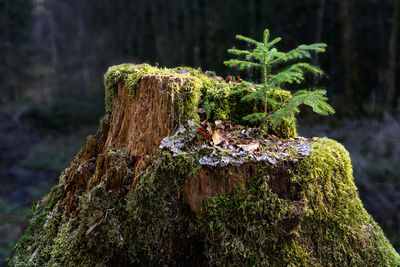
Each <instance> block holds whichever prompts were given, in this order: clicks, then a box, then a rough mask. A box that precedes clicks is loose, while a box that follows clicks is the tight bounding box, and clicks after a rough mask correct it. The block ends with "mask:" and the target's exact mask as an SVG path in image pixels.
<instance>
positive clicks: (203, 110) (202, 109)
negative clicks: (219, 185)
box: [197, 108, 206, 114]
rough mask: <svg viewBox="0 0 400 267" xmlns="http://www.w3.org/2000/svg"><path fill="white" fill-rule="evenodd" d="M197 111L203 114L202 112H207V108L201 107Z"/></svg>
mask: <svg viewBox="0 0 400 267" xmlns="http://www.w3.org/2000/svg"><path fill="white" fill-rule="evenodd" d="M197 112H198V113H201V114H202V113H205V112H206V110H205V109H204V108H199V109H198V110H197Z"/></svg>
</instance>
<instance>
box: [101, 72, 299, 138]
mask: <svg viewBox="0 0 400 267" xmlns="http://www.w3.org/2000/svg"><path fill="white" fill-rule="evenodd" d="M144 75H154V76H159V77H162V76H173V77H177V78H182V79H184V83H183V85H178V84H175V87H176V89H174V90H173V92H172V94H173V99H174V107H173V109H174V110H173V112H174V115H175V118H174V120H175V125H173V127H176V126H177V124H180V123H183V122H186V121H187V120H189V119H195V120H199V119H200V120H205V119H208V120H209V121H210V122H214V121H215V120H231V121H232V123H233V124H240V125H244V126H255V124H254V123H253V124H252V123H250V122H249V121H246V120H244V119H243V118H244V117H246V115H249V114H252V113H254V112H262V111H263V110H264V104H263V103H261V102H260V101H259V100H253V102H251V101H250V102H249V101H245V102H243V101H242V99H243V97H245V96H246V95H249V94H251V93H252V92H253V90H254V88H252V84H250V83H248V82H240V83H226V82H225V81H223V80H222V78H221V77H219V79H218V78H217V76H215V74H214V73H212V72H203V71H202V70H201V69H194V68H190V67H177V68H173V69H167V68H157V67H152V66H150V65H147V64H141V65H133V64H122V65H118V66H112V67H110V68H109V69H108V71H107V73H106V74H105V75H104V86H105V90H106V93H105V94H106V97H105V105H106V112H107V113H109V112H111V110H112V106H113V103H114V100H115V95H116V90H117V88H118V84H119V83H122V84H123V85H124V86H125V88H126V90H128V92H129V95H130V96H131V97H134V96H135V92H136V89H137V86H138V84H139V82H140V81H141V79H142V77H143V76H144ZM288 98H291V94H290V92H289V91H285V90H281V89H278V90H275V91H273V92H270V93H269V94H268V99H273V100H275V101H268V110H273V109H275V108H276V106H277V105H278V103H279V102H283V101H285V100H287V99H288ZM199 108H204V111H205V112H204V113H199V114H198V112H197V111H198V109H199ZM266 130H267V131H269V132H270V133H273V134H276V135H278V136H280V137H282V138H290V137H295V136H296V135H297V132H296V119H295V118H294V116H292V117H290V118H287V119H284V120H283V121H282V123H281V124H279V125H278V126H276V127H274V128H272V127H271V125H270V123H269V121H267V124H266Z"/></svg>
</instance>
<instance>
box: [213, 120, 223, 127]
mask: <svg viewBox="0 0 400 267" xmlns="http://www.w3.org/2000/svg"><path fill="white" fill-rule="evenodd" d="M214 123H215V126H218V125H220V124H222V121H221V120H216V121H215V122H214Z"/></svg>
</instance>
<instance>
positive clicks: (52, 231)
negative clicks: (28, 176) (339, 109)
mask: <svg viewBox="0 0 400 267" xmlns="http://www.w3.org/2000/svg"><path fill="white" fill-rule="evenodd" d="M314 141H315V142H314V149H313V152H312V153H311V154H310V155H309V156H307V157H306V158H304V159H302V160H300V161H298V162H296V163H293V162H284V161H280V162H278V163H277V164H275V165H271V164H269V163H268V162H266V161H265V162H259V163H256V164H255V165H254V166H255V172H253V174H250V173H248V174H246V175H247V182H246V185H245V186H238V187H237V188H236V190H235V191H234V192H233V193H231V194H228V195H221V196H219V197H215V198H210V199H207V200H206V201H205V202H204V203H203V210H202V211H201V212H200V213H199V214H198V215H196V214H195V213H193V212H191V211H190V208H189V205H188V204H186V203H185V197H184V188H185V183H186V181H187V180H189V179H197V174H198V171H199V170H200V168H201V166H200V165H199V163H198V158H196V155H194V156H188V155H180V156H175V157H174V156H173V155H172V154H171V153H170V152H168V151H161V152H159V154H158V156H157V158H156V159H154V160H153V163H152V165H151V166H150V167H149V168H148V169H147V170H146V171H145V172H144V173H143V174H142V176H141V177H140V180H139V183H138V184H137V186H136V187H135V189H134V190H133V191H130V192H129V193H128V194H126V195H122V196H121V195H120V196H119V197H115V196H114V195H113V192H108V191H107V190H105V187H104V186H105V185H104V183H103V184H100V185H98V186H96V187H95V188H93V189H92V190H90V191H89V192H87V193H83V194H82V195H81V196H80V197H79V202H78V208H77V214H76V215H74V216H72V215H70V214H66V213H65V211H64V210H63V209H62V208H60V207H61V202H62V200H63V198H64V197H65V195H64V190H63V188H64V185H63V184H62V181H64V179H60V181H61V182H60V184H59V185H58V186H56V187H55V188H53V190H52V191H51V192H50V194H49V195H47V196H46V197H45V198H44V199H43V200H42V201H41V202H39V203H38V205H37V206H36V207H35V210H34V215H33V217H32V219H31V222H30V226H29V228H28V229H27V231H26V233H25V235H24V236H23V237H22V238H21V240H20V241H19V242H18V244H17V245H16V251H15V256H14V257H13V258H12V259H11V262H10V263H11V265H13V266H166V265H168V266H171V265H173V266H202V265H211V266H289V265H290V266H398V265H399V264H400V257H399V255H398V254H397V253H396V252H395V250H394V249H393V247H392V246H391V245H390V243H389V242H388V240H387V239H386V238H385V236H384V234H383V232H382V231H381V229H380V227H379V226H377V225H376V223H375V222H374V221H373V219H372V218H371V217H370V215H368V213H367V212H366V211H365V210H364V208H363V206H362V204H361V202H360V200H359V198H358V193H357V189H356V187H355V185H354V182H353V178H352V169H351V163H350V158H349V155H348V153H347V151H346V150H345V149H344V148H343V146H341V145H340V144H338V143H337V142H335V141H333V140H329V139H327V138H322V139H318V138H316V139H315V140H314ZM124 166H128V165H124Z"/></svg>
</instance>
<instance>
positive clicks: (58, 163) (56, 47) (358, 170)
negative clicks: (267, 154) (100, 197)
mask: <svg viewBox="0 0 400 267" xmlns="http://www.w3.org/2000/svg"><path fill="white" fill-rule="evenodd" d="M399 9H400V0H302V1H289V0H280V1H277V0H247V1H245V0H224V1H215V0H214V1H211V0H191V1H183V0H169V1H165V0H147V1H139V0H136V1H135V0H119V1H115V0H96V1H74V0H0V183H1V187H0V265H1V264H2V259H4V257H6V256H7V255H8V254H9V253H10V251H11V248H12V246H13V245H14V243H15V241H16V239H17V238H18V237H19V236H20V235H21V233H22V231H23V229H24V227H25V226H26V224H27V216H28V215H29V214H30V204H31V203H32V201H36V200H38V199H39V198H40V197H41V196H43V194H45V193H46V192H47V191H48V190H49V188H50V187H51V186H52V185H54V184H55V183H56V182H57V178H58V175H59V173H60V171H61V170H63V169H64V168H65V167H67V165H68V163H69V162H70V161H71V159H72V158H73V156H74V154H75V153H76V152H77V151H78V149H79V148H80V146H81V145H83V143H84V142H85V136H86V135H88V134H92V133H94V132H95V130H96V128H97V123H98V120H99V118H100V117H101V116H102V115H103V113H104V104H103V99H104V89H103V74H104V73H105V72H106V70H107V67H109V66H111V65H113V64H120V63H124V62H136V63H142V62H147V63H150V64H155V62H158V63H159V64H160V66H167V67H174V66H178V65H187V66H193V67H201V68H202V69H203V70H213V71H215V72H216V73H217V74H218V75H222V76H224V75H227V74H228V73H231V74H237V73H236V72H235V70H233V69H228V68H227V67H225V66H224V65H223V64H222V62H223V61H224V60H227V59H228V58H229V55H228V54H227V52H226V50H227V49H228V48H231V47H232V46H236V47H241V45H243V44H242V43H240V42H237V41H236V40H235V38H234V37H235V35H236V34H242V35H245V36H249V37H252V38H254V39H257V40H259V39H261V37H262V32H263V30H264V29H265V28H269V29H270V31H271V33H272V37H277V36H281V37H282V38H283V41H282V42H281V43H280V45H278V47H279V48H280V49H282V50H286V49H287V50H288V49H291V48H294V47H295V46H297V45H300V44H303V43H304V44H308V43H315V42H325V43H327V44H328V49H327V53H325V54H321V55H319V56H318V57H315V59H314V62H313V63H315V64H317V65H319V66H321V68H322V69H323V70H324V71H325V72H326V76H325V77H324V78H323V79H322V80H321V81H320V82H322V83H323V84H324V85H325V86H326V88H327V90H328V94H329V98H330V103H331V104H332V106H333V107H335V109H336V110H337V114H335V115H334V116H330V117H326V118H325V117H324V118H322V117H318V116H315V115H312V114H311V112H308V110H307V109H306V110H304V112H303V113H302V114H301V115H300V117H301V118H300V121H299V131H300V133H301V134H302V135H304V136H328V137H331V138H334V139H337V140H338V141H340V142H342V143H343V144H344V145H345V146H346V148H347V149H348V150H349V151H350V154H351V158H352V161H353V165H354V173H355V180H356V184H357V186H358V188H359V191H360V196H361V199H362V201H363V203H364V206H365V207H366V209H367V210H368V211H369V212H370V213H371V214H372V215H373V217H374V218H375V220H376V221H377V222H378V223H379V224H380V225H381V227H382V228H383V229H384V231H385V233H386V235H387V236H388V238H389V239H390V240H391V242H392V244H393V245H394V246H395V248H396V249H397V250H398V251H400V55H399V54H400V29H399V24H400V18H399ZM241 48H244V47H241ZM240 74H241V76H242V78H246V79H250V80H251V79H256V78H257V74H256V73H251V72H246V73H240ZM3 264H4V263H3Z"/></svg>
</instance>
